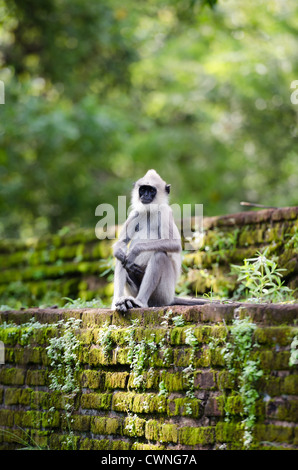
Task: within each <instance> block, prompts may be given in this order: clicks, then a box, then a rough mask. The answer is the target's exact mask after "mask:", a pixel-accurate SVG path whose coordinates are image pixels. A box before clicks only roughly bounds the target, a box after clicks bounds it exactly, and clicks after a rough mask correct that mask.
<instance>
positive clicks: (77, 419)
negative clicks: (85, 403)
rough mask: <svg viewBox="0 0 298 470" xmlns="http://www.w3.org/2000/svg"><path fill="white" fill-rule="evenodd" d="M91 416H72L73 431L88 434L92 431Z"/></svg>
mask: <svg viewBox="0 0 298 470" xmlns="http://www.w3.org/2000/svg"><path fill="white" fill-rule="evenodd" d="M90 420H91V416H86V415H72V417H71V429H72V430H73V431H80V432H87V431H89V429H90Z"/></svg>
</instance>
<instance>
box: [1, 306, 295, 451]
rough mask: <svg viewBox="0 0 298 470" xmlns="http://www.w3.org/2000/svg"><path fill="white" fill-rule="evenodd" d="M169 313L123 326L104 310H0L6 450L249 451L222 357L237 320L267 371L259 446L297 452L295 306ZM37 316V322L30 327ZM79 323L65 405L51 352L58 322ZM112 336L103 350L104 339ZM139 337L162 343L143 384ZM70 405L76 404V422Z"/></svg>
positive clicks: (148, 314) (149, 314)
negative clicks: (135, 361)
mask: <svg viewBox="0 0 298 470" xmlns="http://www.w3.org/2000/svg"><path fill="white" fill-rule="evenodd" d="M239 307H241V308H240V310H239ZM167 312H168V310H167V309H158V308H152V309H146V310H137V309H136V310H133V311H130V312H129V313H128V314H127V316H126V317H125V318H124V317H123V316H121V315H120V314H118V313H117V312H113V311H111V310H104V309H83V310H79V309H75V310H70V309H68V310H67V309H45V310H44V309H41V308H40V309H38V308H36V309H24V310H22V311H6V312H0V322H1V324H2V328H0V340H1V341H2V342H3V344H4V347H5V364H2V365H0V384H1V385H0V426H1V432H0V446H1V448H2V449H15V448H20V447H24V446H28V445H32V446H34V447H36V446H40V447H42V448H50V449H64V448H65V449H66V448H76V449H80V450H82V449H102V450H104V449H105V450H117V449H119V450H138V449H141V450H145V449H157V450H161V449H166V450H169V449H178V450H179V449H188V450H197V449H219V448H221V449H222V448H223V449H242V448H243V426H242V423H243V418H244V416H243V414H241V413H243V403H242V401H241V399H240V395H239V384H237V380H236V382H235V380H234V379H233V377H232V375H231V372H230V371H229V370H228V368H227V365H226V363H225V361H224V360H223V355H222V347H223V341H224V339H225V338H226V335H227V332H228V331H229V330H230V329H231V325H232V321H233V318H234V315H235V313H237V312H238V314H240V315H241V317H245V316H249V317H250V318H251V321H252V322H253V323H254V324H255V325H256V329H255V331H254V338H255V340H256V341H257V343H258V345H259V346H258V347H256V348H254V349H253V350H252V357H254V358H258V359H259V360H260V364H259V367H260V369H261V370H262V371H263V375H262V376H261V377H260V378H259V380H258V381H257V383H256V387H257V390H258V393H259V397H258V398H257V401H256V423H255V426H254V428H253V443H252V445H251V448H256V449H279V448H286V449H297V448H298V435H297V429H298V428H297V421H298V393H297V391H298V379H297V365H295V364H294V365H289V363H290V358H291V354H292V349H291V344H292V342H293V338H294V337H295V336H296V335H297V333H298V331H297V327H295V323H296V319H297V313H298V304H283V305H270V304H267V305H265V304H263V305H252V304H234V303H211V304H208V305H204V306H198V307H191V308H189V307H174V308H173V309H172V315H171V316H167V315H166V314H167ZM173 316H180V322H181V318H182V323H183V325H182V326H177V325H176V324H175V323H174V322H173ZM32 317H34V321H35V322H37V323H38V324H37V323H35V327H31V328H30V327H28V326H27V327H24V325H25V324H27V325H28V322H29V320H30V319H31V318H32ZM72 317H74V318H77V319H81V326H80V328H79V329H77V330H76V338H77V339H79V341H80V346H79V349H78V353H77V359H78V361H79V369H78V372H77V384H78V390H77V391H76V392H75V393H73V394H72V396H68V398H66V394H64V395H63V394H61V393H60V392H56V391H52V390H51V389H50V388H49V386H50V383H51V380H50V373H51V371H52V367H51V361H50V359H49V356H48V353H47V350H46V347H47V346H48V345H49V342H50V340H51V338H55V337H56V336H58V335H59V333H58V329H59V328H58V327H57V324H58V323H57V322H58V321H60V320H64V322H66V321H67V320H68V319H69V318H72ZM135 320H139V323H138V325H137V324H136V322H135ZM9 323H11V324H13V325H14V326H10V327H8V324H9ZM182 323H180V324H182ZM53 325H55V326H53ZM108 325H110V326H109V327H108ZM111 325H113V327H111ZM132 325H134V327H133V330H132ZM3 326H4V327H3ZM107 331H109V332H110V336H109V338H108V339H109V341H108V343H106V344H107V345H108V347H107V349H106V351H105V352H104V349H103V345H104V343H103V341H102V336H101V333H103V332H105V333H106V332H107ZM132 331H133V333H134V341H135V343H134V344H135V345H139V346H140V347H141V345H144V344H145V341H147V347H148V343H149V342H150V341H153V342H154V345H155V349H154V350H153V349H152V350H150V348H149V350H148V351H149V354H147V359H146V361H145V363H144V366H143V370H142V371H141V373H139V376H138V379H139V381H138V382H136V381H135V380H134V379H135V378H136V370H137V369H132V367H131V361H132V359H131V358H130V357H129V353H130V352H131V347H130V345H129V342H128V337H129V332H130V333H132ZM187 331H188V332H189V331H191V332H192V333H193V334H194V336H195V338H196V341H197V346H196V347H195V348H193V347H192V346H191V343H190V342H189V341H187ZM100 338H101V340H100ZM105 338H106V339H107V335H106V336H105ZM99 340H100V341H99ZM292 348H293V346H292ZM148 351H147V352H148ZM139 354H140V350H139ZM190 363H192V364H193V370H192V371H190V375H189V374H187V368H188V367H189V365H190ZM133 370H134V373H133ZM139 372H140V371H139ZM190 378H191V381H192V382H191V381H190ZM190 382H191V383H192V390H190ZM190 391H191V392H192V393H189V392H190ZM67 403H68V404H69V405H70V407H72V408H71V410H70V416H69V417H68V418H66V411H65V410H66V407H65V405H66V404H67ZM227 416H229V421H226V418H227ZM3 431H4V432H3Z"/></svg>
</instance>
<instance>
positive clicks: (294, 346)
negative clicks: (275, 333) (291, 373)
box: [289, 335, 298, 366]
mask: <svg viewBox="0 0 298 470" xmlns="http://www.w3.org/2000/svg"><path fill="white" fill-rule="evenodd" d="M289 365H290V366H295V365H298V335H296V336H294V338H293V341H292V343H291V354H290V359H289Z"/></svg>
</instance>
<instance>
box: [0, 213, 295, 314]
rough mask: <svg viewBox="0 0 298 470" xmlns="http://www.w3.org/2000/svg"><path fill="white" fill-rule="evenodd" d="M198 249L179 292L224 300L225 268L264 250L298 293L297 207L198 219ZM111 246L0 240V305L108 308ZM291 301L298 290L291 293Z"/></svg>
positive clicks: (80, 238) (89, 234) (86, 238)
mask: <svg viewBox="0 0 298 470" xmlns="http://www.w3.org/2000/svg"><path fill="white" fill-rule="evenodd" d="M204 230H205V236H204V239H203V243H202V245H201V246H200V247H199V249H197V250H194V251H190V252H189V253H188V254H187V255H186V256H185V257H184V267H185V269H184V272H183V275H182V276H181V281H180V290H183V291H185V288H187V289H188V290H189V293H190V294H195V293H197V294H203V293H205V292H209V291H210V290H211V289H212V291H213V292H214V293H215V294H219V295H224V296H226V297H227V296H228V297H230V296H231V295H232V294H233V292H234V290H235V287H236V279H235V276H233V275H231V272H230V271H231V270H230V265H231V263H234V264H242V263H243V259H244V258H248V257H251V256H254V255H255V253H256V251H257V250H262V249H264V248H268V249H269V251H268V255H269V256H275V257H276V258H277V263H278V266H279V267H280V268H284V269H285V272H284V276H285V283H286V285H289V286H290V287H291V288H292V289H296V288H297V287H298V248H297V233H298V207H289V208H283V209H268V210H260V211H256V212H254V211H249V212H240V213H237V214H230V215H226V216H220V217H204ZM112 243H113V240H99V239H97V238H96V235H95V230H94V228H91V229H81V230H75V231H73V230H71V229H69V231H67V229H66V230H64V229H63V230H62V231H60V233H57V234H54V235H49V236H48V237H44V238H41V239H36V240H26V241H21V240H0V304H7V303H9V302H10V301H11V297H13V298H14V299H15V305H10V304H9V305H10V306H11V307H13V308H19V307H20V306H23V305H26V306H29V307H31V306H36V305H41V304H42V305H44V306H51V305H53V304H57V305H58V306H60V307H63V305H64V304H65V302H66V300H64V299H63V298H64V297H71V298H73V299H76V298H78V297H80V298H82V299H86V300H90V299H93V298H94V297H95V298H98V297H100V298H101V299H102V300H103V301H104V303H105V305H110V302H111V296H112V293H113V278H112V270H110V268H111V267H112V259H111V255H112V250H111V246H112ZM297 295H298V291H297Z"/></svg>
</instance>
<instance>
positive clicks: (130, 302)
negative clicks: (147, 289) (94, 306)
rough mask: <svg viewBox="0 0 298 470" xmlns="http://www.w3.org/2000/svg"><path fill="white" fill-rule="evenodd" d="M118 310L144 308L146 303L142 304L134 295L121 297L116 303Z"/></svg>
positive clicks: (125, 310) (123, 311)
mask: <svg viewBox="0 0 298 470" xmlns="http://www.w3.org/2000/svg"><path fill="white" fill-rule="evenodd" d="M115 307H116V310H117V311H118V312H122V313H125V312H127V310H129V309H130V308H144V307H146V305H144V304H142V303H141V302H140V301H139V300H137V299H135V298H134V297H131V296H128V297H120V299H119V300H117V302H116V304H115Z"/></svg>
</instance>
